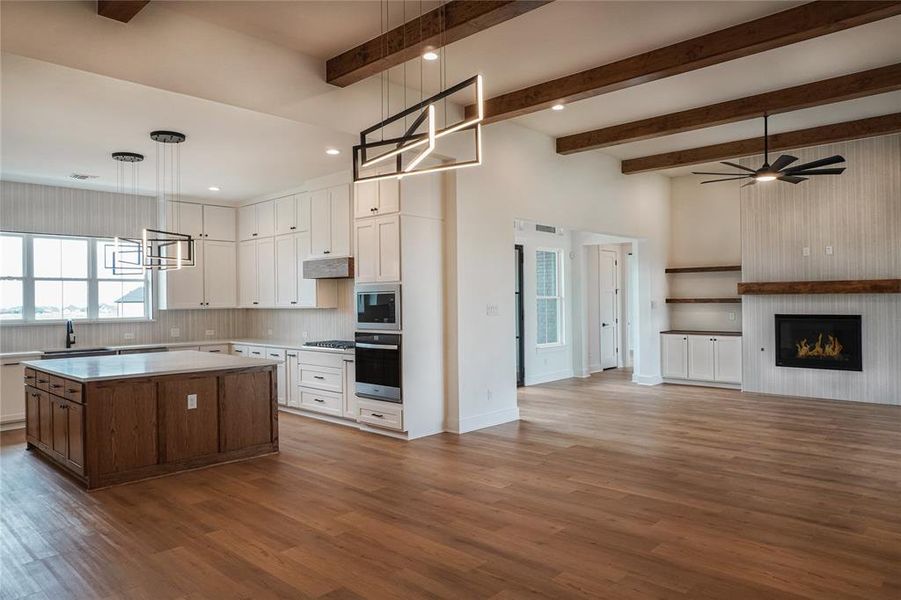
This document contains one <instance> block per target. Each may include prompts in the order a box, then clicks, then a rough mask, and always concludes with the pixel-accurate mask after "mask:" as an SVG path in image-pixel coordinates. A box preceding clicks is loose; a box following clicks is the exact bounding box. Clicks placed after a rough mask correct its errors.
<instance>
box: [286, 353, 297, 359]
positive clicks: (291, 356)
mask: <svg viewBox="0 0 901 600" xmlns="http://www.w3.org/2000/svg"><path fill="white" fill-rule="evenodd" d="M288 358H297V355H296V354H289V355H288Z"/></svg>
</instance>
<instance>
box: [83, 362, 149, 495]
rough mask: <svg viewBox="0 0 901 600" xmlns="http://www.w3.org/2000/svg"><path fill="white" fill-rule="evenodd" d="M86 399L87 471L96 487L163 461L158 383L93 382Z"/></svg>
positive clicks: (129, 380)
mask: <svg viewBox="0 0 901 600" xmlns="http://www.w3.org/2000/svg"><path fill="white" fill-rule="evenodd" d="M85 398H86V405H87V406H88V410H87V414H86V415H85V452H86V456H85V461H86V464H85V470H86V471H87V475H88V477H89V478H90V479H91V485H92V486H96V485H98V484H102V483H107V482H111V481H115V475H116V474H118V473H124V472H126V471H131V470H134V469H139V468H141V467H148V466H151V465H155V464H157V463H158V462H159V451H158V447H157V412H156V383H154V382H153V381H149V380H146V379H138V380H135V379H126V380H113V381H101V382H96V383H89V384H88V387H87V389H86V390H85Z"/></svg>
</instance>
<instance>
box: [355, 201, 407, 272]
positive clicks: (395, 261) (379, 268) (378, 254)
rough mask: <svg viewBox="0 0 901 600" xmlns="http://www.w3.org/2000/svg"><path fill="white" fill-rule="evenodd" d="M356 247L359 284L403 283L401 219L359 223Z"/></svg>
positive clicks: (356, 227)
mask: <svg viewBox="0 0 901 600" xmlns="http://www.w3.org/2000/svg"><path fill="white" fill-rule="evenodd" d="M354 246H355V248H356V249H357V250H356V258H355V259H354V270H355V277H356V281H357V283H369V282H375V281H379V282H381V281H400V215H397V214H394V215H385V216H378V217H373V218H367V219H357V221H356V223H355V224H354Z"/></svg>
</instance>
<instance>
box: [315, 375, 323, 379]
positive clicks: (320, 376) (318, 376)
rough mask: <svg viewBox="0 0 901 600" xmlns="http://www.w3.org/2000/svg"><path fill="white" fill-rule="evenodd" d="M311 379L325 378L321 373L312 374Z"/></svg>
mask: <svg viewBox="0 0 901 600" xmlns="http://www.w3.org/2000/svg"><path fill="white" fill-rule="evenodd" d="M313 379H325V377H323V376H322V375H313Z"/></svg>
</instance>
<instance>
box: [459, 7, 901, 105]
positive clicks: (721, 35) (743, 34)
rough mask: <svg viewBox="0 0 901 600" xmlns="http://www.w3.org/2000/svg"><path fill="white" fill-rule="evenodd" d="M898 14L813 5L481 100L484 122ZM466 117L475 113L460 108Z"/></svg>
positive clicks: (899, 11) (898, 11) (899, 9)
mask: <svg viewBox="0 0 901 600" xmlns="http://www.w3.org/2000/svg"><path fill="white" fill-rule="evenodd" d="M898 14H901V2H899V1H893V2H863V1H862V2H828V1H819V2H811V3H808V4H803V5H801V6H798V7H795V8H791V9H788V10H784V11H782V12H779V13H775V14H772V15H768V16H766V17H762V18H760V19H756V20H754V21H748V22H747V23H742V24H740V25H735V26H734V27H729V28H727V29H721V30H720V31H715V32H713V33H709V34H706V35H702V36H700V37H696V38H693V39H690V40H686V41H684V42H679V43H677V44H673V45H671V46H666V47H664V48H658V49H657V50H652V51H650V52H646V53H644V54H638V55H636V56H632V57H629V58H626V59H623V60H620V61H616V62H613V63H609V64H606V65H602V66H600V67H595V68H593V69H588V70H587V71H582V72H580V73H575V74H573V75H567V76H565V77H560V78H558V79H554V80H551V81H546V82H544V83H539V84H536V85H533V86H530V87H527V88H523V89H521V90H517V91H515V92H510V93H507V94H502V95H500V96H496V97H494V98H490V99H488V100H486V101H485V103H484V106H485V122H486V123H492V122H496V121H502V120H504V119H511V118H513V117H518V116H522V115H526V114H529V113H533V112H536V111H539V110H543V109H546V108H550V107H551V106H553V105H554V104H560V103H562V104H566V103H569V102H575V101H577V100H584V99H585V98H591V97H594V96H598V95H601V94H606V93H609V92H614V91H617V90H622V89H625V88H629V87H632V86H636V85H641V84H643V83H648V82H650V81H656V80H658V79H663V78H665V77H670V76H672V75H678V74H680V73H687V72H689V71H693V70H695V69H701V68H704V67H709V66H711V65H716V64H719V63H723V62H727V61H730V60H735V59H737V58H742V57H744V56H749V55H752V54H756V53H758V52H764V51H766V50H772V49H773V48H779V47H782V46H788V45H790V44H795V43H797V42H801V41H804V40H809V39H811V38H815V37H818V36H821V35H826V34H829V33H834V32H836V31H841V30H843V29H849V28H851V27H857V26H858V25H864V24H866V23H871V22H873V21H878V20H880V19H885V18H887V17H892V16H895V15H898ZM466 110H467V115H471V114H473V113H474V111H475V107H474V106H468V107H466Z"/></svg>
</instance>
